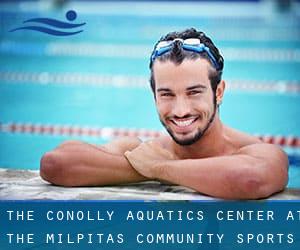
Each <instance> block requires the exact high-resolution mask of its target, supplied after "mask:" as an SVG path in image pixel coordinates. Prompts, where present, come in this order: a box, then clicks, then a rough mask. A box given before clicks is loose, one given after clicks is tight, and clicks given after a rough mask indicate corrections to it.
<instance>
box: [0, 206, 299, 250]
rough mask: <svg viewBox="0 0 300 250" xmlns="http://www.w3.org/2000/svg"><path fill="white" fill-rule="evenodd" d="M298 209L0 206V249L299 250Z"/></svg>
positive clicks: (284, 207)
mask: <svg viewBox="0 0 300 250" xmlns="http://www.w3.org/2000/svg"><path fill="white" fill-rule="evenodd" d="M299 226H300V201H294V202H287V201H282V202H266V201H257V202H222V201H214V202H212V201H209V202H140V201H136V202H124V201H123V202H120V201H114V202H110V201H104V202H103V201H102V202H98V201H81V202H79V201H51V202H49V201H26V202H24V201H1V202H0V249H2V250H4V249H98V248H101V249H137V248H140V249H186V248H188V249H207V248H209V249H228V250H229V249H230V250H231V249H254V248H255V249H264V250H265V249H272V250H273V249H295V250H296V249H300V236H299V235H300V231H299V228H300V227H299Z"/></svg>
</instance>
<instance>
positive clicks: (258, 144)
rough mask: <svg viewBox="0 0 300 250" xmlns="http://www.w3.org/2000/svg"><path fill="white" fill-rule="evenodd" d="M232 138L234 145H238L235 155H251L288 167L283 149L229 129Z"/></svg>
mask: <svg viewBox="0 0 300 250" xmlns="http://www.w3.org/2000/svg"><path fill="white" fill-rule="evenodd" d="M228 133H229V134H230V137H231V138H233V139H232V140H233V141H234V144H235V145H237V151H236V152H235V154H241V155H249V156H253V157H256V158H260V159H265V160H268V161H270V162H273V163H274V162H276V161H277V162H278V164H279V163H281V165H288V158H287V155H286V153H285V152H284V151H283V150H282V149H281V147H279V146H277V145H274V144H269V143H264V142H263V141H261V140H260V139H259V138H257V137H255V136H252V135H248V134H246V133H243V132H240V131H237V130H234V129H231V128H228Z"/></svg>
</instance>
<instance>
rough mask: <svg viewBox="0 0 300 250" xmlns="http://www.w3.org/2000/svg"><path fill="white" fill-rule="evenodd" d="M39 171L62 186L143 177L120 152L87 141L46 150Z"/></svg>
mask: <svg viewBox="0 0 300 250" xmlns="http://www.w3.org/2000/svg"><path fill="white" fill-rule="evenodd" d="M40 174H41V177H42V178H43V179H45V180H47V181H49V182H51V183H53V184H56V185H62V186H97V185H98V186H103V185H112V184H121V183H129V182H139V181H143V180H146V178H145V177H144V176H142V175H140V174H139V173H137V172H136V171H135V170H134V169H133V168H132V167H131V165H130V164H129V162H128V161H127V160H126V158H125V157H124V156H123V155H117V154H110V153H108V152H105V151H104V150H102V149H101V148H97V147H95V146H92V145H88V144H78V145H71V146H69V147H64V148H62V149H60V148H58V149H56V150H54V151H52V152H50V153H46V154H45V155H44V156H43V158H42V159H41V168H40Z"/></svg>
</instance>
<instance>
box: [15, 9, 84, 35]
mask: <svg viewBox="0 0 300 250" xmlns="http://www.w3.org/2000/svg"><path fill="white" fill-rule="evenodd" d="M76 18H77V13H76V12H75V11H74V10H69V11H68V12H67V13H66V19H67V20H68V21H70V22H72V21H74V20H75V19H76ZM30 22H35V23H38V24H46V25H49V26H51V27H53V28H59V29H73V28H77V27H80V26H83V25H85V24H86V23H79V24H73V23H68V22H63V21H59V20H56V19H52V18H32V19H28V20H26V21H24V22H23V23H30ZM17 30H34V31H39V32H42V33H47V34H50V35H53V36H71V35H75V34H78V33H80V32H82V31H83V30H79V31H73V32H66V31H60V30H57V29H51V28H47V27H43V26H24V27H19V28H15V29H12V30H10V32H14V31H17Z"/></svg>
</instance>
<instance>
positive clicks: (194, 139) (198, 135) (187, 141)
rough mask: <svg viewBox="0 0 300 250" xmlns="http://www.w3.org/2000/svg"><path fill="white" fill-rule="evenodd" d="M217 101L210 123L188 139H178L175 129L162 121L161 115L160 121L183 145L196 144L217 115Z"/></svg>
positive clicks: (174, 138)
mask: <svg viewBox="0 0 300 250" xmlns="http://www.w3.org/2000/svg"><path fill="white" fill-rule="evenodd" d="M216 106H217V105H216V102H214V112H213V113H212V115H211V117H210V119H209V121H208V123H207V124H206V126H205V127H204V129H200V128H198V130H197V132H196V134H195V135H194V136H193V137H191V138H186V139H182V140H181V139H178V138H177V137H176V136H175V135H174V133H173V131H172V130H171V129H170V128H169V127H168V126H167V125H166V124H165V123H164V122H163V121H162V119H161V118H160V117H159V120H160V122H161V123H162V125H163V126H164V127H165V128H166V130H167V131H168V133H169V135H170V136H171V137H172V139H173V140H174V141H175V142H176V143H177V144H179V145H181V146H189V145H192V144H194V143H195V142H197V141H198V140H200V139H201V137H202V136H203V135H204V134H205V132H206V131H207V130H208V128H209V127H210V125H211V123H212V122H213V120H214V118H215V115H216V110H217V108H216Z"/></svg>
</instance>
